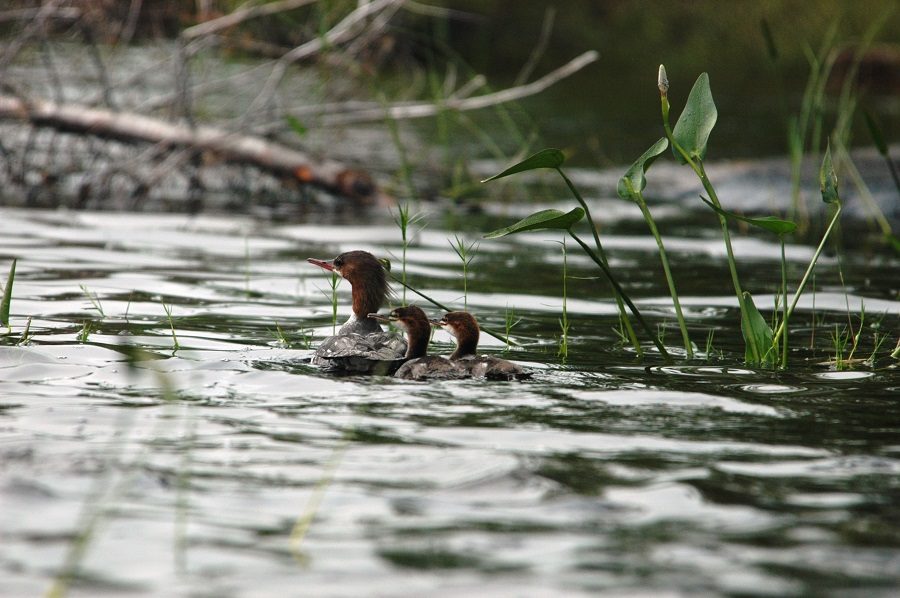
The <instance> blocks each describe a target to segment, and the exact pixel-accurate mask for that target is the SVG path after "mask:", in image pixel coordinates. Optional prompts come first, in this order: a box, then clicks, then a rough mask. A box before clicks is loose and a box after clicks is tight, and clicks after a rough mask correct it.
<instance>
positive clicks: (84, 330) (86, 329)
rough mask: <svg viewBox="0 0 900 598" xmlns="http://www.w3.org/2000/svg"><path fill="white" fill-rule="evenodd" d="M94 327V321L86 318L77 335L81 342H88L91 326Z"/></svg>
mask: <svg viewBox="0 0 900 598" xmlns="http://www.w3.org/2000/svg"><path fill="white" fill-rule="evenodd" d="M92 327H93V323H92V322H91V321H90V320H85V321H84V322H83V323H82V324H81V331H79V333H78V336H77V337H76V338H77V339H78V342H79V343H86V342H88V339H89V338H90V336H91V328H92Z"/></svg>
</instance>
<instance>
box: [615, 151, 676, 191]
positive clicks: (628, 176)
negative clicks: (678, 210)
mask: <svg viewBox="0 0 900 598" xmlns="http://www.w3.org/2000/svg"><path fill="white" fill-rule="evenodd" d="M667 147H669V140H668V139H666V138H665V137H663V138H661V139H660V140H659V141H657V142H656V143H654V144H653V145H652V146H650V149H648V150H647V151H646V152H644V153H643V154H641V157H640V158H638V159H637V160H635V161H634V163H633V164H632V165H631V168H629V169H628V171H627V172H626V173H625V175H624V176H623V177H622V178H621V179H619V185H618V187H617V188H616V191H617V192H618V194H619V197H621V198H622V199H628V200H631V199H632V198H633V196H634V194H635V193H638V192H640V191H643V190H644V187H646V186H647V178H646V177H645V176H644V173H646V172H647V169H649V168H650V165H651V164H653V161H654V160H656V159H657V158H658V157H659V156H660V155H661V154H662V153H663V152H664V151H666V148H667Z"/></svg>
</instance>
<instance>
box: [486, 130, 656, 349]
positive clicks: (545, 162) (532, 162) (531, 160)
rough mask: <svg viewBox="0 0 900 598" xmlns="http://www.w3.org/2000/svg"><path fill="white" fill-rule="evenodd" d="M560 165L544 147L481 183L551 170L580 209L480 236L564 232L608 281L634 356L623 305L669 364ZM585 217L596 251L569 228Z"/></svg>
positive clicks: (541, 215) (547, 213) (557, 155)
mask: <svg viewBox="0 0 900 598" xmlns="http://www.w3.org/2000/svg"><path fill="white" fill-rule="evenodd" d="M563 162H565V156H564V155H563V153H562V151H560V150H558V149H555V148H547V149H544V150H541V151H539V152H538V153H536V154H534V155H532V156H530V157H528V158H526V159H525V160H522V161H521V162H518V163H516V164H513V165H512V166H510V167H509V168H507V169H506V170H504V171H503V172H500V173H499V174H495V175H494V176H492V177H489V178H487V179H484V181H483V182H489V181H493V180H496V179H499V178H502V177H506V176H510V175H512V174H516V173H520V172H525V171H528V170H535V169H540V168H550V169H553V170H555V171H556V172H557V173H558V174H559V175H560V176H561V177H562V179H563V181H565V183H566V186H567V187H568V188H569V190H570V191H571V192H572V194H573V195H574V196H575V199H576V200H577V201H578V203H579V204H580V206H581V207H577V208H574V209H572V210H571V211H569V212H562V211H560V210H554V209H549V210H541V211H539V212H535V213H534V214H531V215H530V216H527V217H526V218H523V219H522V220H520V221H518V222H516V223H515V224H512V225H510V226H507V227H505V228H501V229H498V230H495V231H492V232H490V233H488V234H486V235H485V236H484V237H485V238H486V239H495V238H498V237H503V236H506V235H511V234H517V233H522V232H527V231H534V230H561V231H564V232H566V233H567V234H568V235H569V236H570V237H572V239H573V240H574V241H575V242H576V243H578V245H579V246H581V248H582V250H584V252H585V253H586V254H587V255H588V257H590V258H591V260H593V262H594V263H595V264H597V266H599V267H600V270H601V271H602V272H603V274H604V276H606V279H607V280H608V281H609V283H610V285H612V287H613V292H614V295H615V298H616V304H617V306H618V307H619V313H620V316H621V317H622V323H623V326H624V327H625V329H626V331H627V332H628V337H629V339H630V340H631V343H632V346H634V348H635V351H636V352H637V353H638V355H639V356H640V355H642V354H643V350H642V348H641V346H640V343H639V342H638V340H637V336H636V335H635V334H634V329H633V328H632V327H631V323H630V321H629V320H628V317H627V314H626V313H625V307H624V306H626V305H627V306H628V310H629V311H630V312H631V314H632V315H633V316H634V318H635V319H636V320H637V322H638V324H639V325H640V326H641V328H642V329H643V330H644V332H645V333H646V334H647V336H649V337H650V339H651V340H652V341H653V344H654V345H655V346H656V348H657V350H659V353H660V355H662V356H663V358H664V359H666V360H667V361H670V360H671V357H670V355H669V353H668V351H666V348H665V346H663V344H662V343H661V342H660V341H659V339H658V338H657V336H656V334H655V333H654V332H653V330H652V329H651V328H650V326H649V325H648V324H647V322H646V321H645V320H644V318H643V316H642V315H641V312H640V310H638V308H637V307H636V306H635V305H634V302H633V301H632V300H631V298H630V297H629V296H628V294H627V293H626V292H625V290H624V289H623V288H622V285H621V284H619V282H618V280H617V279H616V277H615V276H614V275H613V273H612V270H610V268H609V264H608V262H607V259H606V254H605V252H604V251H603V246H602V244H601V243H600V234H599V233H598V232H597V227H596V225H595V224H594V221H593V220H592V219H591V216H590V211H589V209H588V206H587V202H585V201H584V198H583V197H582V196H581V193H579V192H578V189H577V188H576V187H575V185H574V184H573V183H572V181H571V180H570V179H569V177H567V176H566V174H565V173H564V172H563V171H562V168H561V167H562V164H563ZM585 217H586V220H587V223H588V225H589V227H590V229H591V233H592V235H593V237H594V243H595V247H596V251H595V250H594V249H592V248H591V247H590V246H589V245H588V244H587V243H585V241H584V240H583V239H581V237H579V236H578V235H577V234H576V233H575V231H574V230H572V227H573V226H574V225H575V224H576V223H578V222H579V221H581V220H582V219H585Z"/></svg>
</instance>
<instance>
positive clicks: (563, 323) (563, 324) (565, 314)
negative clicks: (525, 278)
mask: <svg viewBox="0 0 900 598" xmlns="http://www.w3.org/2000/svg"><path fill="white" fill-rule="evenodd" d="M560 245H562V254H563V269H562V315H561V316H560V318H559V328H560V332H561V334H560V337H559V351H558V352H557V355H559V356H560V357H561V358H562V361H563V363H565V362H566V359H568V357H569V310H568V309H567V306H568V305H567V304H568V299H569V293H568V279H569V267H568V266H569V259H568V254H567V253H566V238H565V237H563V240H562V241H560Z"/></svg>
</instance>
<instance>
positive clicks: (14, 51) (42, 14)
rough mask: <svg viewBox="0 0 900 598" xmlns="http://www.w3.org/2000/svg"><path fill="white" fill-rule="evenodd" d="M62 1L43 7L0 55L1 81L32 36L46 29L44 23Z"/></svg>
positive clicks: (54, 1)
mask: <svg viewBox="0 0 900 598" xmlns="http://www.w3.org/2000/svg"><path fill="white" fill-rule="evenodd" d="M60 1H61V0H49V1H48V2H47V3H46V4H44V5H43V6H41V8H40V10H38V11H37V14H35V15H34V18H33V19H32V20H31V22H29V23H28V25H27V26H26V27H25V28H24V29H23V30H22V32H21V33H20V34H19V35H18V37H16V39H14V40H13V41H12V42H10V43H9V45H7V46H6V51H5V52H3V54H2V55H0V79H3V78H4V77H3V76H4V75H5V74H6V69H7V68H9V65H10V64H11V63H12V61H13V60H15V58H16V56H18V55H19V52H21V51H22V48H24V47H25V44H27V43H28V42H29V41H30V40H31V38H32V36H34V34H35V33H36V32H37V31H40V30H41V29H43V28H44V23H45V22H46V21H47V19H49V18H50V17H51V16H52V15H53V13H54V12H55V11H56V9H57V6H58V5H59V3H60Z"/></svg>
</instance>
